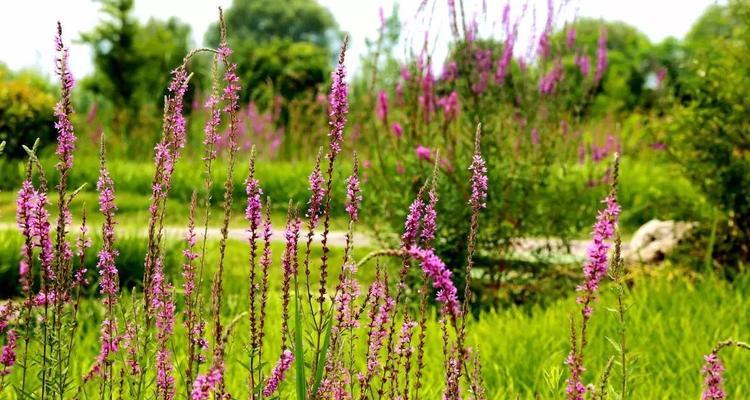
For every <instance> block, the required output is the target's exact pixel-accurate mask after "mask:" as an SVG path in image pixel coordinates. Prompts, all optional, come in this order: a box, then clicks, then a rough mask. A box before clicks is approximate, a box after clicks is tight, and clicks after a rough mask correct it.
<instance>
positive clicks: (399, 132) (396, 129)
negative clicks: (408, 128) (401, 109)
mask: <svg viewBox="0 0 750 400" xmlns="http://www.w3.org/2000/svg"><path fill="white" fill-rule="evenodd" d="M391 129H393V136H396V139H400V138H401V136H403V135H404V128H403V127H402V126H401V124H399V123H398V122H394V123H393V125H392V126H391Z"/></svg>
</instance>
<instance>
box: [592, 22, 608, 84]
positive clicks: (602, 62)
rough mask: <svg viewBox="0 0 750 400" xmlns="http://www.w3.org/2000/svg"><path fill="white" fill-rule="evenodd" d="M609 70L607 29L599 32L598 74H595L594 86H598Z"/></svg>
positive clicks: (597, 50) (597, 51) (597, 49)
mask: <svg viewBox="0 0 750 400" xmlns="http://www.w3.org/2000/svg"><path fill="white" fill-rule="evenodd" d="M606 69H607V29H606V28H604V27H602V28H601V29H600V30H599V41H598V45H597V48H596V72H595V73H594V84H596V85H598V84H599V82H600V81H601V80H602V77H603V76H604V70H606Z"/></svg>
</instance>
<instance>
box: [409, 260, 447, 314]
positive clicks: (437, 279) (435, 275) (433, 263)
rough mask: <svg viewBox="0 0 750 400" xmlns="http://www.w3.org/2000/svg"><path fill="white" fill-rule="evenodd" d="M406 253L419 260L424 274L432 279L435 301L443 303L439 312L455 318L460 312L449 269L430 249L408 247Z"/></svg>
mask: <svg viewBox="0 0 750 400" xmlns="http://www.w3.org/2000/svg"><path fill="white" fill-rule="evenodd" d="M406 251H407V254H409V256H410V257H412V258H414V259H416V260H417V261H419V263H420V264H421V266H422V271H423V272H424V274H425V276H426V277H427V278H429V279H430V280H431V281H432V286H433V287H434V288H435V289H436V290H437V301H438V302H439V303H441V304H442V305H443V307H442V309H441V312H442V313H443V314H445V315H450V316H451V317H453V318H456V317H458V316H459V314H460V310H459V308H460V306H459V304H458V290H457V289H456V286H455V285H454V284H453V281H452V280H451V275H452V273H451V271H450V270H449V269H448V267H446V266H445V263H443V261H442V260H441V259H440V257H438V256H437V255H436V254H435V251H434V250H432V249H421V248H419V247H416V246H412V247H409V248H408V249H407V250H406Z"/></svg>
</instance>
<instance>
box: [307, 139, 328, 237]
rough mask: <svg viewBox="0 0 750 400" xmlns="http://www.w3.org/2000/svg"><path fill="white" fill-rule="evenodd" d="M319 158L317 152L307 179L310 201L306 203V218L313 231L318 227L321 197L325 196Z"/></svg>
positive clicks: (319, 154)
mask: <svg viewBox="0 0 750 400" xmlns="http://www.w3.org/2000/svg"><path fill="white" fill-rule="evenodd" d="M320 156H321V152H320V150H319V151H318V157H317V158H316V159H315V168H314V169H313V171H312V173H311V174H310V177H309V179H308V181H309V182H310V186H309V188H310V200H309V201H308V203H307V204H308V207H307V218H309V219H310V225H311V228H313V229H314V228H315V227H316V226H317V225H318V219H319V218H320V207H321V205H322V204H323V196H325V191H326V188H325V180H324V179H323V173H322V172H321V171H320Z"/></svg>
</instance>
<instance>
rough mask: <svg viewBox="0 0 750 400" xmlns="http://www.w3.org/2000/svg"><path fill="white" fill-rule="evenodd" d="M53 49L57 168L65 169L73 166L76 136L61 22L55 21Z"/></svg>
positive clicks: (72, 81)
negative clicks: (57, 88)
mask: <svg viewBox="0 0 750 400" xmlns="http://www.w3.org/2000/svg"><path fill="white" fill-rule="evenodd" d="M55 49H56V50H57V52H58V53H59V56H58V57H59V58H58V59H57V60H56V63H55V64H56V65H55V70H56V73H57V75H58V76H59V77H60V90H61V96H60V101H59V102H58V103H57V105H55V117H56V118H57V121H56V122H55V128H56V129H57V150H56V153H57V156H58V157H59V158H60V161H59V164H58V169H60V170H61V171H67V170H69V169H70V168H71V167H73V150H74V149H75V142H76V137H75V134H74V132H73V124H72V123H71V122H70V114H71V113H72V112H73V110H72V108H71V104H70V94H71V91H72V90H73V86H74V85H75V79H73V74H72V73H71V72H70V68H69V66H68V57H69V55H68V49H67V48H66V47H65V46H64V44H63V40H62V24H60V22H58V23H57V35H56V36H55Z"/></svg>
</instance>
